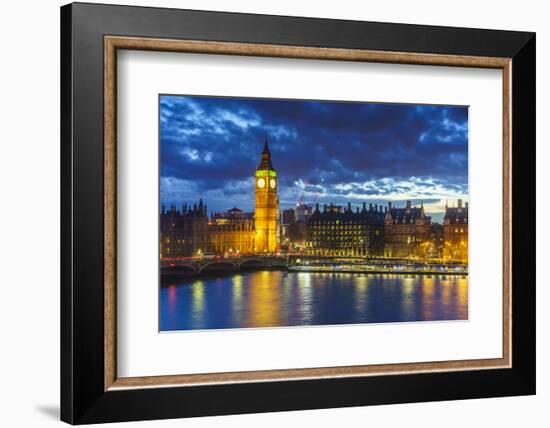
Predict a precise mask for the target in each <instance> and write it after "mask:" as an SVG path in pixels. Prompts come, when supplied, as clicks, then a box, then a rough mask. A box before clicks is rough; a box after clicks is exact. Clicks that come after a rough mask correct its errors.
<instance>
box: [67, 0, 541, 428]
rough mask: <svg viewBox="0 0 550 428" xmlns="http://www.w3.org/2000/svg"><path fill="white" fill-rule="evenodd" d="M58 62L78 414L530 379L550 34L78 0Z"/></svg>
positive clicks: (412, 394) (206, 407)
mask: <svg viewBox="0 0 550 428" xmlns="http://www.w3.org/2000/svg"><path fill="white" fill-rule="evenodd" d="M107 18H108V19H107ZM61 53H62V64H61V72H62V75H61V83H62V85H61V86H62V91H61V101H62V112H61V125H62V138H61V146H62V150H61V152H62V171H61V174H62V180H61V186H62V207H61V208H62V210H61V211H62V236H61V242H62V265H61V269H62V283H61V287H62V293H61V338H62V343H61V355H62V361H61V367H62V371H61V372H62V376H61V389H62V396H61V402H62V405H61V409H62V416H61V417H62V420H64V421H66V422H69V423H72V424H83V423H97V422H114V421H128V420H143V419H159V418H175V417H188V416H200V415H221V414H230V413H249V412H268V411H277V410H293V409H313V408H326V407H342V406H358V405H370V404H385V403H404V402H414V401H434V400H450V399H463V398H476V397H493V396H505V395H526V394H534V393H535V279H534V274H535V261H534V251H535V246H534V242H535V241H534V239H535V226H534V218H535V211H534V207H535V197H534V186H535V184H534V183H535V171H534V167H535V162H534V159H535V35H534V34H533V33H524V32H509V31H495V30H478V29H463V28H445V27H428V26H417V25H406V24H384V23H370V22H351V21H338V20H326V19H311V18H291V17H280V16H265V15H248V14H232V13H218V12H204V11H201V12H199V11H189V10H174V9H155V8H140V7H127V6H107V5H91V4H78V3H76V4H71V5H67V6H64V7H62V8H61Z"/></svg>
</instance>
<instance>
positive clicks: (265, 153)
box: [257, 136, 275, 171]
mask: <svg viewBox="0 0 550 428" xmlns="http://www.w3.org/2000/svg"><path fill="white" fill-rule="evenodd" d="M257 169H258V170H270V171H275V168H273V164H272V163H271V152H270V151H269V145H268V142H267V136H266V137H265V140H264V149H263V150H262V157H261V160H260V165H258V168H257Z"/></svg>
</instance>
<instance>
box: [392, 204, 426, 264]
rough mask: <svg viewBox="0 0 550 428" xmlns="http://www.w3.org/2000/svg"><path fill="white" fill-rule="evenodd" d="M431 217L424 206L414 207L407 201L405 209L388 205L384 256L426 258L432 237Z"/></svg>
mask: <svg viewBox="0 0 550 428" xmlns="http://www.w3.org/2000/svg"><path fill="white" fill-rule="evenodd" d="M430 226H431V217H429V216H426V214H425V213H424V206H423V204H422V203H421V204H420V207H413V206H412V205H411V201H407V202H406V205H405V208H395V207H393V206H392V203H391V202H389V203H388V208H387V209H386V213H385V215H384V256H385V257H392V258H407V257H425V256H426V255H427V251H428V246H429V237H430Z"/></svg>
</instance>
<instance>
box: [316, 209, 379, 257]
mask: <svg viewBox="0 0 550 428" xmlns="http://www.w3.org/2000/svg"><path fill="white" fill-rule="evenodd" d="M383 233H384V214H383V212H382V210H381V208H380V210H379V209H378V207H377V206H375V207H373V206H372V205H371V206H370V207H369V208H368V209H367V207H366V204H363V209H361V210H360V209H359V208H356V210H355V211H354V210H352V208H351V204H348V206H347V208H346V209H342V208H341V207H339V206H335V205H333V204H331V205H325V206H324V207H323V209H322V210H320V209H319V204H316V207H315V211H314V212H313V214H312V215H311V217H310V218H309V220H308V222H307V225H306V251H307V253H308V254H311V255H319V256H371V257H375V256H381V255H382V252H383V248H384V246H383Z"/></svg>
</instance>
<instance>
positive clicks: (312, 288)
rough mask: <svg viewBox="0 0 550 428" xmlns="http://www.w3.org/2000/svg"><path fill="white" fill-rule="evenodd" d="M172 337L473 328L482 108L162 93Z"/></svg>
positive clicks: (165, 282) (164, 234)
mask: <svg viewBox="0 0 550 428" xmlns="http://www.w3.org/2000/svg"><path fill="white" fill-rule="evenodd" d="M159 140H160V141H159V145H160V165H159V167H160V178H159V186H160V189H159V195H160V201H159V229H160V231H159V252H160V275H159V276H160V281H159V284H160V286H159V293H160V297H159V324H160V325H159V330H160V331H185V330H208V329H236V328H255V327H289V326H318V325H339V324H364V323H386V322H409V321H441V320H456V321H458V320H467V319H468V107H467V106H450V105H421V104H390V103H376V102H346V101H325V100H295V99H261V98H244V97H243V98H240V97H214V96H198V95H172V94H169V95H168V94H166V95H165V94H161V95H159Z"/></svg>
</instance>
